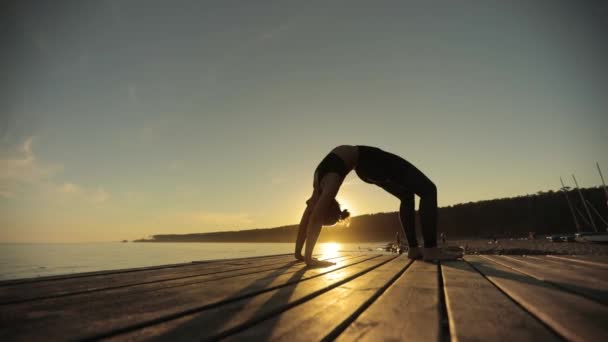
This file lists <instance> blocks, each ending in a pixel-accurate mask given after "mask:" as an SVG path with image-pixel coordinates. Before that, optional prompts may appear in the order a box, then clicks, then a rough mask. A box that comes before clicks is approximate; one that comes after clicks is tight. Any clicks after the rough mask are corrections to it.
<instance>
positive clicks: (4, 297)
mask: <svg viewBox="0 0 608 342" xmlns="http://www.w3.org/2000/svg"><path fill="white" fill-rule="evenodd" d="M293 260H294V259H293V257H288V256H284V257H280V258H260V259H252V260H250V261H246V260H239V261H238V263H236V264H233V262H232V261H230V262H225V263H224V262H220V263H212V264H191V265H190V266H189V267H180V268H177V269H175V268H161V269H151V270H143V271H141V272H137V273H135V274H134V273H125V272H120V273H117V274H114V273H108V274H102V275H94V276H89V277H75V278H74V277H71V278H67V279H57V280H55V279H54V280H53V281H44V282H30V283H24V284H16V285H7V286H3V287H0V305H2V304H13V303H20V302H25V301H31V300H40V299H47V298H53V297H62V296H69V295H82V294H86V293H91V292H99V291H105V290H112V289H119V288H125V287H130V286H138V285H146V284H153V283H156V282H161V281H176V280H185V279H189V280H192V281H197V280H200V279H203V277H205V276H209V275H218V274H222V275H225V276H228V275H230V274H239V272H240V273H243V274H246V273H250V272H251V271H252V270H258V271H264V270H272V269H277V268H280V267H282V266H283V265H285V264H287V263H288V262H291V261H293ZM207 278H209V277H207Z"/></svg>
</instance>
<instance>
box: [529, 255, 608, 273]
mask: <svg viewBox="0 0 608 342" xmlns="http://www.w3.org/2000/svg"><path fill="white" fill-rule="evenodd" d="M523 257H524V258H526V259H530V261H532V260H538V261H542V263H546V264H547V267H552V268H559V269H564V270H568V271H571V272H577V273H581V274H589V272H591V273H592V274H594V273H595V272H598V271H599V272H602V273H607V272H608V268H604V267H598V266H595V265H589V264H581V263H577V262H572V261H571V260H569V259H566V258H559V259H558V258H552V257H551V255H525V256H523Z"/></svg>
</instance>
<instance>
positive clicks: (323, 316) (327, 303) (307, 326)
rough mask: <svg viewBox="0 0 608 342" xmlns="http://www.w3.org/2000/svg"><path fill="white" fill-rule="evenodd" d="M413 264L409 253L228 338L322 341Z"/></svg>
mask: <svg viewBox="0 0 608 342" xmlns="http://www.w3.org/2000/svg"><path fill="white" fill-rule="evenodd" d="M408 264H409V260H408V259H407V258H406V257H405V256H401V257H398V258H395V259H393V260H391V261H390V262H388V263H386V264H384V265H382V266H380V267H378V268H376V269H374V270H373V271H371V272H368V273H366V274H363V275H361V276H359V277H357V278H355V279H353V280H351V281H349V282H347V283H345V284H342V285H340V286H338V287H336V288H333V289H331V290H330V291H327V292H325V293H323V294H321V295H319V296H316V297H315V298H313V299H311V300H308V301H306V302H304V303H302V304H300V305H298V306H296V307H293V308H291V309H290V310H287V311H285V312H283V313H281V314H279V315H276V316H274V317H272V318H269V319H267V320H264V321H263V322H260V323H259V324H257V325H254V326H251V327H249V328H248V329H246V330H244V331H241V332H240V333H238V334H235V335H231V336H229V337H228V338H227V340H229V341H237V340H273V341H318V340H322V339H324V338H327V337H328V336H330V334H332V333H333V331H334V330H335V329H336V328H339V327H340V325H341V324H342V323H343V322H344V321H345V320H348V318H349V317H350V316H351V315H354V314H356V313H357V311H358V310H359V308H360V307H362V306H364V305H365V304H366V302H367V301H368V300H370V299H373V298H372V297H373V296H375V295H377V294H378V291H380V290H381V289H382V288H383V287H385V286H387V285H388V284H390V282H391V281H393V280H395V277H397V276H398V275H399V274H400V273H401V272H402V271H403V270H404V269H405V267H407V265H408Z"/></svg>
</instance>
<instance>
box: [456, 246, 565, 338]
mask: <svg viewBox="0 0 608 342" xmlns="http://www.w3.org/2000/svg"><path fill="white" fill-rule="evenodd" d="M480 257H483V255H480ZM484 259H486V260H489V261H491V262H494V263H496V264H499V263H497V262H495V261H493V260H492V259H489V258H485V257H484ZM464 261H465V262H466V263H467V264H469V266H471V267H472V268H473V269H474V270H475V271H477V273H479V274H481V276H482V277H484V278H485V279H486V280H487V281H488V282H489V283H490V284H492V285H493V286H494V287H495V288H496V289H497V290H498V291H500V292H501V293H502V294H503V295H505V296H506V297H507V298H508V299H509V300H510V301H511V302H513V303H515V305H517V306H518V307H519V308H520V309H522V310H523V311H525V312H526V313H528V315H530V317H532V318H534V319H535V320H536V321H537V322H539V323H540V324H541V325H542V326H544V327H545V328H547V329H548V330H549V331H550V332H551V333H553V335H555V337H557V338H558V339H561V340H562V341H568V339H566V338H565V337H564V336H562V335H561V334H559V333H558V332H557V331H555V329H553V328H552V327H551V326H549V325H548V324H547V323H545V321H543V320H542V319H540V318H538V317H537V316H536V315H535V314H533V313H532V312H530V310H528V309H526V308H525V307H524V306H523V305H521V304H520V303H519V302H518V301H516V300H515V299H513V297H511V296H509V294H507V293H506V292H505V291H503V289H502V288H501V287H500V286H498V285H496V283H494V282H493V281H492V280H491V279H490V278H488V277H487V276H486V275H485V274H484V273H483V272H481V271H480V270H479V269H478V268H477V267H475V265H473V264H472V263H470V262H469V261H468V260H466V259H465V260H464ZM499 265H500V264H499ZM501 266H502V265H501ZM526 276H528V275H527V274H526Z"/></svg>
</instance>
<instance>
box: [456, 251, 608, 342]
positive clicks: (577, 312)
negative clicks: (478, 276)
mask: <svg viewBox="0 0 608 342" xmlns="http://www.w3.org/2000/svg"><path fill="white" fill-rule="evenodd" d="M465 260H467V261H468V262H469V263H470V264H471V265H473V266H474V267H475V268H476V269H477V270H479V271H480V272H482V273H483V274H484V275H485V276H486V277H487V278H488V279H489V280H490V281H491V282H492V283H494V284H495V285H496V286H497V287H499V288H500V289H501V290H502V291H503V292H505V293H506V294H507V295H508V296H509V297H511V298H512V299H513V300H514V301H516V302H517V303H519V304H520V305H521V306H522V307H524V308H525V309H526V310H528V311H529V312H530V313H531V314H533V315H534V316H536V317H537V318H539V319H540V320H541V321H543V322H544V323H545V324H546V325H548V326H549V327H551V328H552V329H553V330H554V331H555V332H557V333H558V334H559V335H561V336H562V337H564V338H566V339H568V340H571V341H599V340H603V339H605V337H606V336H608V335H607V334H608V307H606V306H605V305H602V304H599V303H597V302H594V301H591V300H589V299H586V298H584V297H581V296H578V295H575V294H572V293H569V292H566V291H563V290H560V289H559V288H556V287H555V286H553V285H551V284H548V283H546V282H543V281H540V280H538V279H535V278H532V277H530V276H527V275H524V274H522V273H519V272H517V271H514V270H512V269H510V268H508V267H505V266H503V265H500V264H498V263H496V262H494V261H492V260H490V259H489V258H487V257H483V256H467V257H466V258H465Z"/></svg>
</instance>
